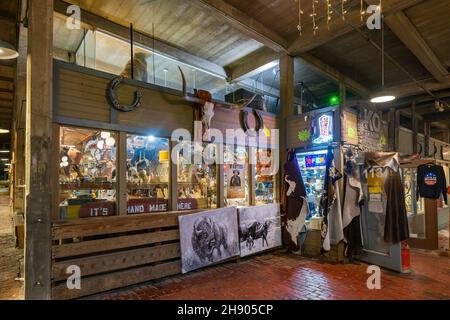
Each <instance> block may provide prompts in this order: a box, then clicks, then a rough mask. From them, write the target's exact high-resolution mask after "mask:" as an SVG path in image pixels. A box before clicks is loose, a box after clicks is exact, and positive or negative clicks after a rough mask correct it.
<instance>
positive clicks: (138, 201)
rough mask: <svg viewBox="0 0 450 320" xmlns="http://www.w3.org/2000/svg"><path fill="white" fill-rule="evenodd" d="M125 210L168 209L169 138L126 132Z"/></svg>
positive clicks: (140, 211)
mask: <svg viewBox="0 0 450 320" xmlns="http://www.w3.org/2000/svg"><path fill="white" fill-rule="evenodd" d="M126 159H127V214H142V213H151V212H165V211H168V206H169V170H170V154H169V140H168V139H163V138H156V137H153V136H140V135H132V134H128V135H127V157H126Z"/></svg>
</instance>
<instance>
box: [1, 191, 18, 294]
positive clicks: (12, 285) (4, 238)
mask: <svg viewBox="0 0 450 320" xmlns="http://www.w3.org/2000/svg"><path fill="white" fill-rule="evenodd" d="M9 205H10V203H9V195H8V190H7V189H6V190H4V189H1V190H0V300H8V299H16V300H17V299H23V282H22V281H20V280H16V279H17V278H19V277H20V272H21V271H20V269H21V267H20V265H21V262H22V261H23V254H22V252H21V250H19V249H17V248H16V238H15V235H14V230H13V222H12V219H11V217H10V211H9V210H10V207H9Z"/></svg>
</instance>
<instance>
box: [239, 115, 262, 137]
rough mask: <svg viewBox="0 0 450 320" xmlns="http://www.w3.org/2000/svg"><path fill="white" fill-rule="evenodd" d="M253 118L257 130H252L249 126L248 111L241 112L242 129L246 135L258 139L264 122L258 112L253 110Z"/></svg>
mask: <svg viewBox="0 0 450 320" xmlns="http://www.w3.org/2000/svg"><path fill="white" fill-rule="evenodd" d="M252 112H253V116H254V117H255V122H256V124H255V128H254V129H251V128H250V127H249V124H248V111H246V110H241V112H240V115H239V116H240V120H241V128H242V130H244V132H245V134H246V135H248V136H251V137H256V136H258V134H259V131H260V130H261V129H262V128H264V120H263V118H262V116H261V114H260V113H259V112H258V110H256V109H253V111H252Z"/></svg>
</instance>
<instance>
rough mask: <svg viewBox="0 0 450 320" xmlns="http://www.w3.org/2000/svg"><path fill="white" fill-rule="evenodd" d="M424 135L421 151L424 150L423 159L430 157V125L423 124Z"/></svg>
mask: <svg viewBox="0 0 450 320" xmlns="http://www.w3.org/2000/svg"><path fill="white" fill-rule="evenodd" d="M424 134H425V139H424V143H423V149H424V155H425V157H429V156H430V137H431V123H430V122H425V123H424Z"/></svg>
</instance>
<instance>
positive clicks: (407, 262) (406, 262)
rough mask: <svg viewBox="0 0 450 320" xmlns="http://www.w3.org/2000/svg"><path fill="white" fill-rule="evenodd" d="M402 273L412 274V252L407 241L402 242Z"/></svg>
mask: <svg viewBox="0 0 450 320" xmlns="http://www.w3.org/2000/svg"><path fill="white" fill-rule="evenodd" d="M402 272H403V273H408V272H411V250H410V248H409V245H408V243H406V241H402Z"/></svg>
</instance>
